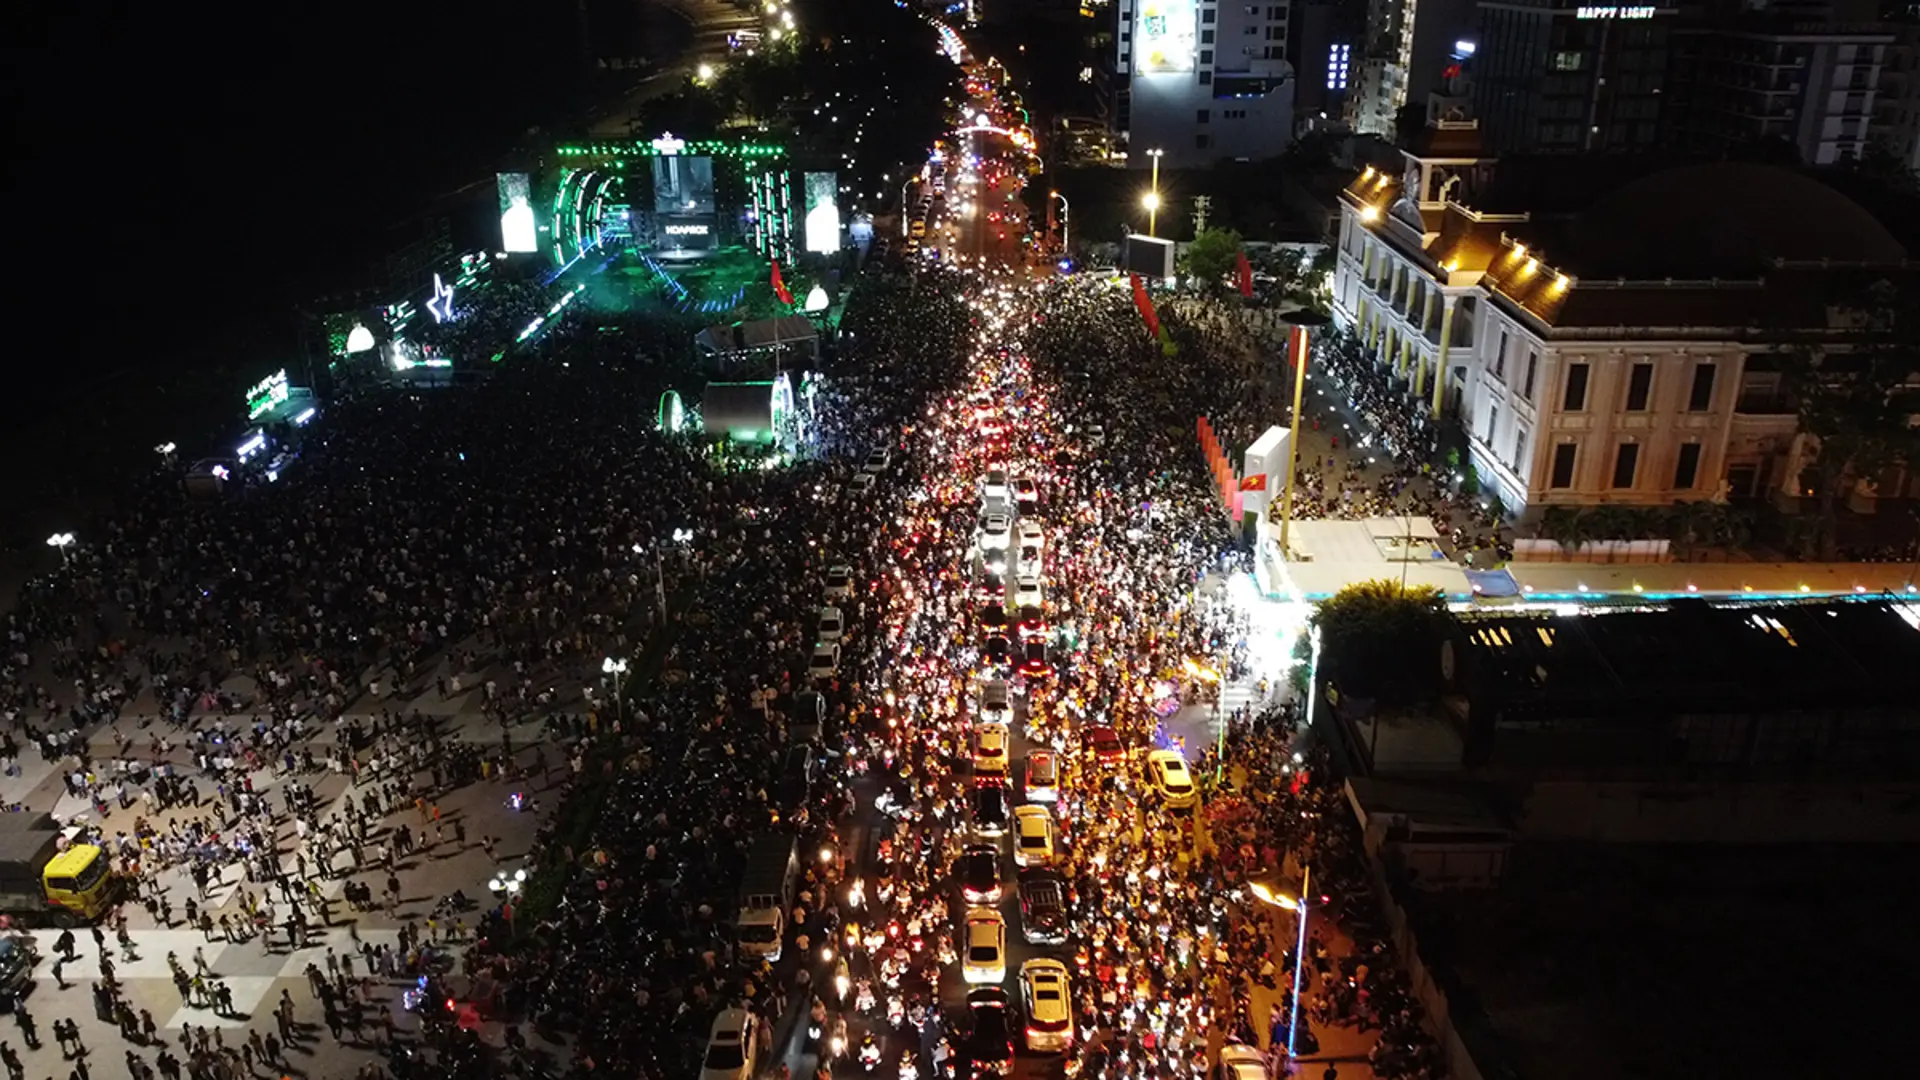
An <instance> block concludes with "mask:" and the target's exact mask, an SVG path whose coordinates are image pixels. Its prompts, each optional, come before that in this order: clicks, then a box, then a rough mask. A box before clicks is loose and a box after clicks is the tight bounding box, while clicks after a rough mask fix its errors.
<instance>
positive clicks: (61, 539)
mask: <svg viewBox="0 0 1920 1080" xmlns="http://www.w3.org/2000/svg"><path fill="white" fill-rule="evenodd" d="M47 546H48V547H51V548H59V549H60V561H61V562H62V563H65V562H68V561H70V560H71V559H72V556H70V555H68V554H67V549H68V548H70V547H72V546H73V534H72V533H54V534H53V535H52V536H49V537H47Z"/></svg>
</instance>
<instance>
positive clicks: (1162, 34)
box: [1133, 0, 1196, 75]
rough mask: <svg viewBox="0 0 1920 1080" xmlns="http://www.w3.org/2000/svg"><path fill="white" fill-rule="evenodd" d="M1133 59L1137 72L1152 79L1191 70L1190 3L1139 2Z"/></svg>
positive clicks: (1184, 0)
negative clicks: (1137, 61)
mask: <svg viewBox="0 0 1920 1080" xmlns="http://www.w3.org/2000/svg"><path fill="white" fill-rule="evenodd" d="M1139 12H1140V14H1139V16H1138V19H1139V23H1138V24H1137V27H1136V29H1135V30H1134V35H1133V39H1134V41H1135V42H1136V44H1135V45H1134V55H1135V56H1137V57H1138V58H1139V64H1138V66H1139V68H1140V70H1141V72H1143V73H1145V74H1148V75H1155V74H1161V73H1168V72H1189V71H1192V70H1193V32H1194V23H1195V21H1196V20H1195V16H1194V9H1193V0H1141V3H1140V7H1139Z"/></svg>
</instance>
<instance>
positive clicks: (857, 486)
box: [847, 472, 873, 495]
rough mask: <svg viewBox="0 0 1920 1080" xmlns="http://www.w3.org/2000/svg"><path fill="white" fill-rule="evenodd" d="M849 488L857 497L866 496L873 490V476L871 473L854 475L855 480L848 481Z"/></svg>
mask: <svg viewBox="0 0 1920 1080" xmlns="http://www.w3.org/2000/svg"><path fill="white" fill-rule="evenodd" d="M847 487H849V488H851V489H852V490H853V493H854V494H855V495H865V494H866V493H868V492H870V491H872V490H873V474H872V473H870V472H858V473H854V474H853V479H852V480H849V481H847Z"/></svg>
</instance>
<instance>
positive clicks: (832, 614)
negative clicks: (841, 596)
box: [814, 607, 847, 641]
mask: <svg viewBox="0 0 1920 1080" xmlns="http://www.w3.org/2000/svg"><path fill="white" fill-rule="evenodd" d="M814 632H815V633H816V634H818V635H819V636H820V640H821V641H839V640H840V638H841V636H842V635H843V634H845V633H846V632H847V624H846V622H845V621H844V620H842V619H841V618H840V609H839V608H837V607H823V608H821V609H820V615H819V617H818V618H816V619H815V620H814Z"/></svg>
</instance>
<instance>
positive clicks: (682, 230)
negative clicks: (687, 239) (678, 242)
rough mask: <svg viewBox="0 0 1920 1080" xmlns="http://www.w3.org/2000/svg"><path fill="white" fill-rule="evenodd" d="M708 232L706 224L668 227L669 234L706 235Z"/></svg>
mask: <svg viewBox="0 0 1920 1080" xmlns="http://www.w3.org/2000/svg"><path fill="white" fill-rule="evenodd" d="M708 232H709V230H708V228H707V226H705V225H669V226H667V228H666V233H667V235H668V236H705V235H707V233H708Z"/></svg>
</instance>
